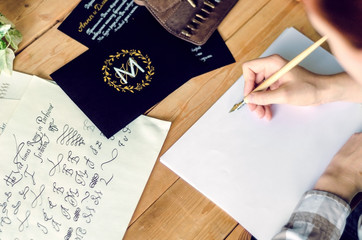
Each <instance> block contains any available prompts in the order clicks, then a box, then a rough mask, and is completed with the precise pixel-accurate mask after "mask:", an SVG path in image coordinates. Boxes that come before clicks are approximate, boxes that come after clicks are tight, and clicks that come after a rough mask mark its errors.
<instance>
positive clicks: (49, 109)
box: [0, 77, 170, 240]
mask: <svg viewBox="0 0 362 240" xmlns="http://www.w3.org/2000/svg"><path fill="white" fill-rule="evenodd" d="M39 92H41V93H42V94H41V96H40V94H39ZM169 127H170V123H169V122H165V121H161V120H157V119H153V118H149V117H146V116H140V117H139V118H137V119H136V120H135V121H133V122H132V123H130V124H129V125H128V126H127V127H125V128H123V129H122V130H121V131H120V132H118V133H117V134H116V135H115V136H113V137H111V138H110V139H107V138H105V137H104V136H103V135H102V134H101V133H100V131H99V130H98V129H97V128H96V127H95V126H94V125H93V123H92V122H91V121H90V120H89V119H87V118H86V116H85V115H84V114H83V113H82V112H81V111H80V110H79V109H78V108H77V107H76V105H75V104H74V103H73V102H71V100H70V99H69V98H68V97H67V96H66V95H65V94H64V93H63V92H62V90H61V89H60V88H59V87H58V86H56V85H54V84H51V83H48V82H47V81H44V80H43V79H39V78H36V77H34V78H33V79H32V80H31V83H30V85H29V87H28V90H27V91H26V92H25V94H24V96H23V98H22V100H21V102H20V103H19V106H18V109H17V110H16V112H15V113H14V115H13V117H12V119H11V120H10V121H9V122H8V125H7V128H6V130H5V132H4V134H3V135H1V137H0V159H1V161H0V189H1V191H0V240H9V239H66V240H82V239H122V237H123V234H124V232H125V230H126V228H127V226H128V223H129V221H130V219H131V217H132V214H133V212H134V209H135V208H136V205H137V203H138V200H139V198H140V196H141V194H142V191H143V188H144V186H145V184H146V182H147V179H148V177H149V175H150V172H151V170H152V168H153V165H154V163H155V160H156V159H157V156H158V154H159V151H160V149H161V146H162V144H163V141H164V139H165V137H166V135H167V132H168V130H169Z"/></svg>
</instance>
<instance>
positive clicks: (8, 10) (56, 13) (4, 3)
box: [0, 0, 80, 51]
mask: <svg viewBox="0 0 362 240" xmlns="http://www.w3.org/2000/svg"><path fill="white" fill-rule="evenodd" d="M79 2H80V0H62V1H58V0H16V1H14V0H13V1H10V0H1V1H0V12H1V13H2V14H4V15H5V16H6V17H7V18H8V19H9V20H10V21H12V22H13V23H14V24H15V26H16V28H17V29H18V30H19V31H20V32H21V33H22V35H23V41H22V42H21V43H20V45H19V50H18V51H21V50H22V49H24V48H25V47H26V46H28V45H29V44H31V43H32V42H33V41H34V40H35V39H37V38H38V37H40V36H41V35H43V34H44V33H45V32H46V31H48V30H49V29H50V28H52V27H53V26H54V25H55V24H56V23H57V22H59V21H62V20H63V19H64V18H65V16H67V15H68V14H69V13H70V11H71V10H72V9H73V8H74V7H75V6H76V5H77V4H78V3H79Z"/></svg>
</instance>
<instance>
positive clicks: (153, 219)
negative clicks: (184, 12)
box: [0, 0, 320, 240]
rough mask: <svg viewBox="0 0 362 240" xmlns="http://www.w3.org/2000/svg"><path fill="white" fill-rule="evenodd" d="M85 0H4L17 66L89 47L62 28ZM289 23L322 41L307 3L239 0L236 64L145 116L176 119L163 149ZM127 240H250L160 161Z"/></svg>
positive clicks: (41, 70) (49, 68)
mask: <svg viewBox="0 0 362 240" xmlns="http://www.w3.org/2000/svg"><path fill="white" fill-rule="evenodd" d="M79 2H80V0H16V1H14V0H1V1H0V12H1V13H3V14H4V15H5V16H6V17H7V18H9V19H10V20H11V21H13V22H14V23H15V24H16V27H17V28H18V29H19V30H20V31H21V32H22V34H23V36H24V39H23V41H22V43H21V45H20V48H19V50H18V52H17V56H16V59H15V63H14V68H15V70H17V71H21V72H25V73H29V74H35V75H38V76H40V77H43V78H47V79H50V77H49V75H50V74H51V73H52V72H54V71H55V70H57V69H58V68H60V67H61V66H63V65H64V64H66V63H67V62H69V61H71V60H72V59H74V58H76V57H77V56H79V55H80V54H82V53H83V52H85V51H86V50H87V48H86V47H85V46H83V45H81V44H80V43H78V42H76V41H75V40H73V39H71V38H69V37H68V36H67V35H65V34H63V33H62V32H60V31H58V30H57V27H58V26H59V25H60V23H61V22H62V21H63V20H64V19H65V18H66V16H67V15H68V14H69V13H70V12H71V11H72V10H73V9H74V7H75V6H76V5H77V4H78V3H79ZM287 27H295V28H296V29H298V30H299V31H300V32H302V33H303V34H305V35H306V36H307V37H309V38H311V39H312V40H314V41H316V40H317V39H319V38H320V35H318V33H316V32H315V31H314V29H313V28H312V26H311V25H310V23H309V21H308V19H307V17H306V14H305V12H304V9H303V5H302V4H301V3H300V2H298V1H295V0H240V1H239V2H238V3H237V4H236V6H235V7H234V8H233V10H232V11H231V12H230V13H229V14H228V16H227V17H226V18H225V20H224V21H223V22H222V24H221V25H220V26H219V32H220V33H221V35H222V37H223V39H224V40H225V42H226V44H227V46H228V47H229V49H230V51H231V52H232V54H233V55H234V57H235V59H236V61H237V62H236V63H235V64H232V65H229V66H226V67H224V68H222V69H218V70H215V71H213V72H210V73H207V74H204V75H202V76H199V77H195V78H193V79H191V80H190V81H188V82H187V83H185V84H184V85H183V86H182V87H180V88H179V89H177V90H176V91H175V92H173V93H172V94H171V95H170V96H168V97H167V98H165V99H164V100H163V101H162V102H161V103H159V104H158V105H157V106H155V107H154V108H153V109H152V110H151V111H150V112H149V113H148V114H147V115H149V116H152V117H156V118H159V119H164V120H168V121H171V122H172V127H171V130H170V132H169V134H168V137H167V139H166V142H165V144H164V146H163V148H162V150H161V153H160V154H161V155H162V154H163V153H164V152H165V151H167V149H169V148H170V147H171V146H172V144H173V143H175V142H176V141H177V139H179V138H180V137H181V136H182V135H183V134H184V133H185V132H186V131H187V130H188V129H189V128H190V127H191V126H192V125H193V124H194V123H195V122H196V121H197V120H198V119H199V118H200V117H201V116H202V114H203V113H205V112H206V111H207V109H208V108H210V107H211V105H212V104H213V103H214V102H216V100H217V99H218V98H219V97H220V96H221V95H222V94H223V93H224V92H225V91H226V90H227V89H228V88H229V87H230V86H231V85H232V84H233V83H234V82H235V81H236V80H237V79H238V78H239V76H240V75H242V69H241V66H242V63H243V62H244V61H246V60H249V59H253V58H256V57H258V56H259V55H260V54H261V53H262V52H263V51H264V50H265V49H266V48H267V47H268V46H269V45H270V44H271V43H272V42H273V41H274V40H275V39H276V38H277V37H278V36H279V34H280V33H281V32H282V31H283V30H284V29H285V28H287ZM124 239H125V240H137V239H141V240H146V239H156V240H161V239H167V240H173V239H184V240H188V239H215V240H221V239H226V240H236V239H250V234H249V233H248V232H247V231H246V230H245V229H244V228H243V227H242V226H240V225H239V224H238V223H237V222H236V221H235V220H234V219H232V218H231V217H230V216H228V215H227V214H226V213H225V212H223V211H222V210H221V209H220V208H219V207H217V206H216V205H215V204H213V203H212V202H210V201H209V200H208V199H207V198H205V197H204V196H203V195H202V194H200V193H199V192H198V191H196V190H195V189H194V188H192V187H191V186H190V185H189V184H187V183H186V182H185V181H183V180H182V179H180V178H179V177H178V176H177V175H176V174H174V173H173V172H171V171H170V170H169V169H168V168H167V167H165V166H164V165H162V164H161V163H160V162H159V160H158V161H157V163H156V165H155V168H154V170H153V172H152V175H151V177H150V179H149V181H148V184H147V186H146V188H145V190H144V193H143V196H142V198H141V200H140V202H139V204H138V207H137V209H136V211H135V213H134V216H133V218H132V220H131V222H130V225H129V228H128V230H127V232H126V235H125V237H124Z"/></svg>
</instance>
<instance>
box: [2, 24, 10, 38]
mask: <svg viewBox="0 0 362 240" xmlns="http://www.w3.org/2000/svg"><path fill="white" fill-rule="evenodd" d="M10 28H11V25H10V24H0V39H1V38H3V37H4V36H5V34H6V33H7V32H8V31H9V29H10Z"/></svg>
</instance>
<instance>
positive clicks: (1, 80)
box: [0, 71, 33, 100]
mask: <svg viewBox="0 0 362 240" xmlns="http://www.w3.org/2000/svg"><path fill="white" fill-rule="evenodd" d="M32 77H33V76H32V75H28V74H25V73H21V72H17V71H13V73H12V75H10V76H9V75H7V74H5V73H1V75H0V98H7V99H17V100H20V99H21V97H22V96H23V94H24V92H25V90H26V88H27V87H28V84H29V82H30V80H31V79H32Z"/></svg>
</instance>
